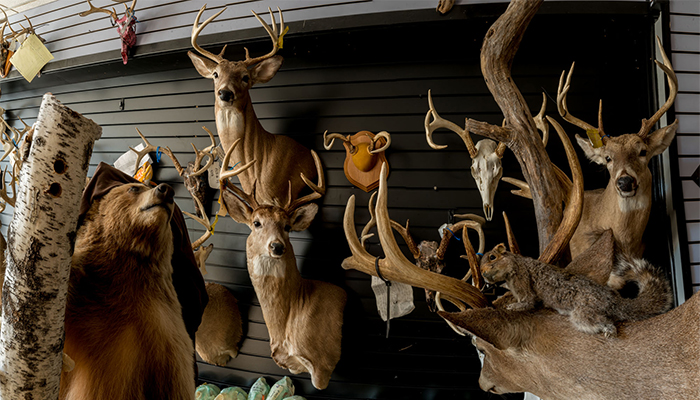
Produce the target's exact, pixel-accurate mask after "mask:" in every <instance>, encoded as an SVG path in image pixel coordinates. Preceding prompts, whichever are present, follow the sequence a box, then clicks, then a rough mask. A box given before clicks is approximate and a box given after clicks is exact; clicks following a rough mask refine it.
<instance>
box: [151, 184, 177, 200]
mask: <svg viewBox="0 0 700 400" xmlns="http://www.w3.org/2000/svg"><path fill="white" fill-rule="evenodd" d="M155 190H156V197H157V198H158V199H160V200H162V201H164V202H166V203H172V202H173V198H174V197H175V191H174V190H173V188H172V187H170V185H167V184H165V183H161V184H160V185H158V186H156V188H155Z"/></svg>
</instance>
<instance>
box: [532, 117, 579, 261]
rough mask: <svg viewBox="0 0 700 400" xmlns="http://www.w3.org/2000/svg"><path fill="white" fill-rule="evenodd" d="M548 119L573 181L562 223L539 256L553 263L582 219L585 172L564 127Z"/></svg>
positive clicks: (542, 259)
mask: <svg viewBox="0 0 700 400" xmlns="http://www.w3.org/2000/svg"><path fill="white" fill-rule="evenodd" d="M547 120H548V121H549V123H550V124H552V125H553V126H554V129H555V130H556V131H557V134H558V135H559V138H560V139H561V142H562V144H563V145H564V150H565V151H566V158H567V160H568V161H569V167H570V168H571V180H572V182H573V185H572V188H571V192H570V194H569V201H568V202H567V206H566V210H564V217H563V218H562V221H561V224H560V225H559V228H557V231H556V232H555V233H554V235H552V238H551V240H550V241H549V244H548V245H547V247H546V248H545V249H544V251H542V253H541V254H540V256H539V258H538V260H539V261H542V262H544V263H546V264H552V263H553V262H554V261H555V260H556V259H558V258H559V256H560V255H561V252H562V251H564V249H565V248H566V245H567V244H568V243H569V240H571V236H573V234H574V231H575V230H576V227H577V226H578V223H579V221H580V220H581V213H582V211H583V173H582V172H581V164H579V162H578V158H577V157H576V150H575V149H574V146H573V145H572V144H571V141H570V140H569V137H568V136H567V134H566V132H565V131H564V128H562V127H561V125H559V123H558V122H557V121H555V120H554V119H552V118H550V117H547Z"/></svg>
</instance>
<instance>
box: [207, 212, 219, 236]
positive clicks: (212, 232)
mask: <svg viewBox="0 0 700 400" xmlns="http://www.w3.org/2000/svg"><path fill="white" fill-rule="evenodd" d="M217 222H219V214H216V215H215V216H214V223H213V224H211V228H210V229H209V232H211V235H212V236H214V228H216V223H217Z"/></svg>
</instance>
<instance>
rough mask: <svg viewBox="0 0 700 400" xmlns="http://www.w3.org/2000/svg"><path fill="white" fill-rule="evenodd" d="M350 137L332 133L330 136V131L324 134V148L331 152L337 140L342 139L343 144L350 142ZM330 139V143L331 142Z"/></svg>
mask: <svg viewBox="0 0 700 400" xmlns="http://www.w3.org/2000/svg"><path fill="white" fill-rule="evenodd" d="M349 137H350V136H349V135H348V136H344V135H341V134H340V133H331V134H330V135H329V134H328V131H325V132H323V148H324V149H326V150H330V149H331V147H333V143H335V139H340V140H342V141H343V142H349V141H350V139H349ZM329 139H330V141H329Z"/></svg>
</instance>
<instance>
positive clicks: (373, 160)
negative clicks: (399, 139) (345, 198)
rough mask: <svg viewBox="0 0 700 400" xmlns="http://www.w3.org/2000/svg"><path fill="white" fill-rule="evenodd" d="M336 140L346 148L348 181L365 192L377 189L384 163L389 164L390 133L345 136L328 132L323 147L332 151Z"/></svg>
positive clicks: (344, 167) (367, 132)
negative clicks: (386, 154)
mask: <svg viewBox="0 0 700 400" xmlns="http://www.w3.org/2000/svg"><path fill="white" fill-rule="evenodd" d="M335 139H340V140H342V141H343V146H344V147H345V153H346V154H345V163H344V164H343V169H344V170H345V176H346V177H347V178H348V181H350V183H352V184H353V185H355V186H357V187H359V188H360V189H362V190H364V191H365V192H369V191H371V190H374V189H376V188H377V187H378V186H379V172H380V171H381V167H382V163H386V162H387V160H386V156H385V154H384V151H385V150H386V149H387V148H389V145H391V136H390V135H389V133H388V132H386V131H382V132H379V133H377V134H376V135H375V134H374V133H372V132H370V131H360V132H357V133H356V134H354V135H347V136H343V135H341V134H339V133H331V134H329V133H328V131H326V132H325V133H324V134H323V147H325V149H326V150H330V149H331V147H333V142H334V141H335ZM387 166H388V163H387Z"/></svg>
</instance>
